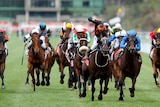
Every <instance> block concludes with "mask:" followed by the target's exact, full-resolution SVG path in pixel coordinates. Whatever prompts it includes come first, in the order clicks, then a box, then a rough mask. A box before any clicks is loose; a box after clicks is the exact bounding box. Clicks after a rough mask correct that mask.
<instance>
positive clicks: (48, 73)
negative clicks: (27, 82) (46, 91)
mask: <svg viewBox="0 0 160 107" xmlns="http://www.w3.org/2000/svg"><path fill="white" fill-rule="evenodd" d="M47 71H48V72H47V78H46V81H47V83H46V85H47V86H49V85H50V72H51V67H49V68H48V70H47Z"/></svg>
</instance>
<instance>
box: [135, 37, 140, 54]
mask: <svg viewBox="0 0 160 107" xmlns="http://www.w3.org/2000/svg"><path fill="white" fill-rule="evenodd" d="M136 39H137V45H136V51H140V50H141V40H140V37H139V36H136Z"/></svg>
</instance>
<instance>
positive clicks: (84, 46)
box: [74, 37, 89, 97]
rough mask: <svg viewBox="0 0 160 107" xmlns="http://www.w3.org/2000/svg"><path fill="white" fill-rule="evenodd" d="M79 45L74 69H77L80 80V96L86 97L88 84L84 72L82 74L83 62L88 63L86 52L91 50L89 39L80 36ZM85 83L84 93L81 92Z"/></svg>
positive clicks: (76, 72)
mask: <svg viewBox="0 0 160 107" xmlns="http://www.w3.org/2000/svg"><path fill="white" fill-rule="evenodd" d="M79 45H80V46H79V47H78V48H77V51H76V55H75V58H74V69H75V74H76V77H77V80H78V88H79V97H85V96H86V93H85V92H86V88H85V86H84V85H86V84H85V83H86V81H87V79H85V81H84V82H83V80H84V74H82V64H83V63H87V62H86V61H87V59H86V57H85V55H86V52H87V51H88V50H89V48H88V41H87V39H86V37H83V38H80V39H79ZM82 84H83V86H84V87H83V93H81V87H82Z"/></svg>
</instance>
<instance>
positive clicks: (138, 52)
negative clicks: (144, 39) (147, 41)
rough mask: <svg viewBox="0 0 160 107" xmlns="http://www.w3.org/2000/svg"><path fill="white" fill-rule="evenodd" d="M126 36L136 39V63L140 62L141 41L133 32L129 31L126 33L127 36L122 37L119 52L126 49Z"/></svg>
mask: <svg viewBox="0 0 160 107" xmlns="http://www.w3.org/2000/svg"><path fill="white" fill-rule="evenodd" d="M128 36H133V37H135V38H136V47H135V48H136V49H135V50H136V51H137V57H138V61H139V62H141V61H142V59H141V55H140V51H141V40H140V37H139V36H138V35H137V32H136V31H135V30H129V31H128V32H127V35H126V36H124V37H123V39H122V41H121V43H120V50H121V52H123V51H124V48H125V47H126V44H127V40H128Z"/></svg>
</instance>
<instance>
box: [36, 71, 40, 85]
mask: <svg viewBox="0 0 160 107" xmlns="http://www.w3.org/2000/svg"><path fill="white" fill-rule="evenodd" d="M39 74H40V71H39V69H38V68H36V75H37V82H36V85H37V86H39V85H40V80H39Z"/></svg>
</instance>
